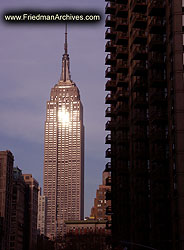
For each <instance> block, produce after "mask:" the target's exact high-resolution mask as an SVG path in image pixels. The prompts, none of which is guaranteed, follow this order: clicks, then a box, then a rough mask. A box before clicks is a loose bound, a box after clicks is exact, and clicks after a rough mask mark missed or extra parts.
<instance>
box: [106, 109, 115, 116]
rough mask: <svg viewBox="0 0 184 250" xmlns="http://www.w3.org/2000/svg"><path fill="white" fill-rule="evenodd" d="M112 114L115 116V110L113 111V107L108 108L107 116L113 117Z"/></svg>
mask: <svg viewBox="0 0 184 250" xmlns="http://www.w3.org/2000/svg"><path fill="white" fill-rule="evenodd" d="M112 116H114V112H113V111H112V109H111V107H108V108H106V110H105V117H112Z"/></svg>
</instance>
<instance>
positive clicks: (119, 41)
mask: <svg viewBox="0 0 184 250" xmlns="http://www.w3.org/2000/svg"><path fill="white" fill-rule="evenodd" d="M115 44H116V45H124V46H127V45H128V33H127V32H118V33H117V36H116V39H115Z"/></svg>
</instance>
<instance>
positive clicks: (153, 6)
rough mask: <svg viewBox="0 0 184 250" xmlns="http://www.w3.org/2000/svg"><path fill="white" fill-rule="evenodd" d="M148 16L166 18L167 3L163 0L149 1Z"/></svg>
mask: <svg viewBox="0 0 184 250" xmlns="http://www.w3.org/2000/svg"><path fill="white" fill-rule="evenodd" d="M148 14H149V15H150V16H164V15H165V1H163V0H151V1H149V3H148Z"/></svg>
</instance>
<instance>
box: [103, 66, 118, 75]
mask: <svg viewBox="0 0 184 250" xmlns="http://www.w3.org/2000/svg"><path fill="white" fill-rule="evenodd" d="M115 76H116V70H115V69H114V68H112V67H108V68H107V69H106V71H105V77H106V78H115Z"/></svg>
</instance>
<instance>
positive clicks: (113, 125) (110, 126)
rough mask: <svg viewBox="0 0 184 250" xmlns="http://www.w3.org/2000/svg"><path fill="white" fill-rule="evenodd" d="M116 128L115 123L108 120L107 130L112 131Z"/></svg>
mask: <svg viewBox="0 0 184 250" xmlns="http://www.w3.org/2000/svg"><path fill="white" fill-rule="evenodd" d="M114 128H115V123H114V122H113V121H107V122H106V124H105V130H106V131H111V130H113V129H114Z"/></svg>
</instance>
